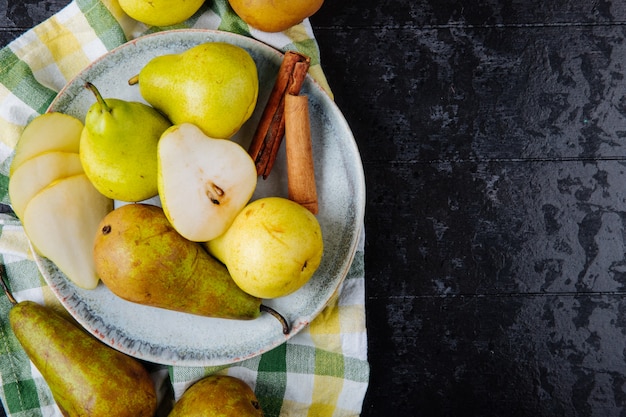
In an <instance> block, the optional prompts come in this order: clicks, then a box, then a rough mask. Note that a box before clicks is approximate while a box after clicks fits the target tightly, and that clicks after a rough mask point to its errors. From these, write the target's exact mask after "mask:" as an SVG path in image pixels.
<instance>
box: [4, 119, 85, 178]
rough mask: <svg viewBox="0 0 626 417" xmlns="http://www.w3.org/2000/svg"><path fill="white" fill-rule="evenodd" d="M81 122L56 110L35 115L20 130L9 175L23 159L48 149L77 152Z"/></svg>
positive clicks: (81, 128)
mask: <svg viewBox="0 0 626 417" xmlns="http://www.w3.org/2000/svg"><path fill="white" fill-rule="evenodd" d="M82 131H83V123H82V122H81V121H80V120H78V119H77V118H75V117H73V116H70V115H67V114H64V113H58V112H52V113H44V114H42V115H39V116H37V117H35V118H34V119H33V120H32V121H31V122H30V123H29V124H28V125H26V127H25V128H24V130H23V131H22V134H21V135H20V138H19V140H18V141H17V145H15V155H14V156H13V161H12V162H11V166H10V168H9V175H12V174H13V172H15V170H16V169H17V167H19V166H20V165H21V164H22V163H24V161H26V160H28V159H30V158H32V157H34V156H36V155H39V154H41V153H44V152H49V151H64V152H78V148H79V145H80V135H81V133H82Z"/></svg>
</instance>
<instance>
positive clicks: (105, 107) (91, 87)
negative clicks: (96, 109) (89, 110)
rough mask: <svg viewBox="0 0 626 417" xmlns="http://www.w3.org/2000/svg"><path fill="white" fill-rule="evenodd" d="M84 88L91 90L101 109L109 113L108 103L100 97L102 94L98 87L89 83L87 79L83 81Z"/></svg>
mask: <svg viewBox="0 0 626 417" xmlns="http://www.w3.org/2000/svg"><path fill="white" fill-rule="evenodd" d="M85 88H87V89H89V90H91V92H92V93H93V94H94V95H95V96H96V100H97V101H98V103H100V106H102V109H103V110H104V111H105V112H107V113H110V112H111V109H110V108H109V105H108V104H107V102H106V101H105V100H104V98H102V95H101V94H100V91H98V89H97V88H96V86H95V85H93V84H92V83H90V82H89V81H87V82H86V83H85Z"/></svg>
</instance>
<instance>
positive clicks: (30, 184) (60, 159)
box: [9, 152, 83, 219]
mask: <svg viewBox="0 0 626 417" xmlns="http://www.w3.org/2000/svg"><path fill="white" fill-rule="evenodd" d="M82 172H83V166H82V164H81V163H80V156H79V155H78V154H77V153H75V152H46V153H42V154H39V155H37V156H34V157H32V158H30V159H29V160H27V161H25V162H24V163H23V164H21V165H20V166H19V167H18V168H17V169H16V170H15V171H14V172H13V175H11V177H10V178H9V197H10V199H11V206H12V207H13V211H14V212H15V214H17V217H19V218H20V219H23V218H24V209H25V208H26V205H27V204H28V202H29V201H30V199H31V198H33V196H35V194H37V193H38V192H39V191H41V190H42V189H44V188H45V187H46V186H48V185H49V184H51V183H53V182H54V181H56V180H58V179H61V178H65V177H70V176H73V175H78V174H80V173H82Z"/></svg>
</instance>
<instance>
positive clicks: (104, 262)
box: [9, 42, 323, 332]
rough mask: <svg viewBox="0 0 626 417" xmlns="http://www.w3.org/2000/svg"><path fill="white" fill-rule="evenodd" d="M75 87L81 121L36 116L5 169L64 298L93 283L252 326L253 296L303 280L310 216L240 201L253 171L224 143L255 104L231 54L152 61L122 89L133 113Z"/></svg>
mask: <svg viewBox="0 0 626 417" xmlns="http://www.w3.org/2000/svg"><path fill="white" fill-rule="evenodd" d="M136 84H138V86H137V85H136ZM85 88H87V89H89V90H90V91H91V92H92V93H93V96H94V102H93V104H92V105H91V107H90V108H89V109H88V111H87V113H86V116H85V121H84V124H83V122H81V121H80V120H78V119H77V118H75V117H73V116H70V115H67V114H63V113H59V112H51V113H46V114H44V115H41V116H38V117H36V118H35V119H33V120H32V122H30V123H29V124H28V125H27V126H26V128H25V129H24V131H23V133H22V135H21V137H20V139H19V142H18V144H17V146H16V150H15V155H14V158H13V162H12V165H11V168H10V179H9V196H10V199H11V203H12V206H13V209H14V211H15V213H16V214H17V216H18V217H19V218H20V219H21V220H22V223H23V225H24V230H25V232H26V235H27V236H28V238H29V240H30V241H31V244H32V246H33V248H34V249H35V250H36V251H37V252H38V253H39V254H40V255H42V256H44V257H47V258H49V259H50V260H51V261H53V262H54V263H55V264H56V265H57V267H58V268H59V269H60V270H61V271H62V272H63V273H64V274H65V275H66V276H67V277H68V279H69V280H70V281H72V282H73V283H74V284H76V285H77V286H78V287H81V288H84V289H94V288H96V287H97V286H98V285H99V283H100V282H101V281H102V283H103V284H104V285H106V286H107V287H108V288H109V289H110V290H111V291H112V292H113V293H114V294H116V295H117V296H119V297H121V298H123V299H126V300H128V301H132V302H135V303H141V304H145V305H150V306H153V307H158V308H165V309H169V310H175V311H181V312H185V313H191V314H198V315H203V316H209V317H220V318H229V319H254V318H256V317H258V316H259V315H260V314H261V312H262V311H268V310H267V309H264V307H263V306H262V304H261V301H262V299H267V298H277V297H283V296H286V295H289V294H291V293H293V292H294V291H297V290H298V289H299V288H301V287H302V286H303V285H305V284H306V283H307V282H308V280H309V279H310V278H311V276H312V275H313V274H314V272H315V271H316V270H317V268H318V267H319V265H320V262H321V258H322V254H323V241H322V233H321V228H320V224H319V223H318V220H317V218H316V217H315V215H313V214H312V213H311V212H309V211H308V210H307V209H306V208H304V207H303V206H301V205H300V204H298V203H295V202H293V201H290V200H288V199H286V198H283V197H278V196H267V197H263V198H259V199H257V200H255V201H251V198H252V196H253V194H254V191H255V189H256V186H257V177H258V175H257V171H256V168H255V164H254V161H253V160H252V158H251V157H250V155H249V154H248V152H247V150H246V149H244V148H243V147H242V146H241V145H239V144H238V143H236V142H234V141H233V140H231V137H232V136H233V135H234V134H235V133H236V132H238V131H239V129H240V128H241V126H242V125H243V124H244V123H245V122H246V121H247V120H248V119H249V118H250V116H251V115H252V113H253V111H254V109H255V107H256V105H257V98H258V90H259V85H258V74H257V67H256V64H255V62H254V60H253V58H252V57H251V56H250V54H249V53H248V52H247V51H246V50H245V49H243V48H241V47H238V46H235V45H231V44H227V43H223V42H208V43H204V44H200V45H198V46H195V47H192V48H190V49H188V50H186V51H184V52H181V53H179V54H170V55H162V56H157V57H155V58H153V59H152V60H151V61H149V62H148V63H147V64H146V65H145V66H144V67H143V68H142V69H141V71H140V72H139V74H138V75H137V77H134V78H133V79H132V80H129V86H128V88H139V91H140V94H141V96H142V97H143V98H144V100H145V101H146V103H147V104H145V103H143V102H132V101H124V100H121V99H117V98H110V97H107V98H104V97H103V96H102V95H101V93H100V92H99V90H98V88H97V87H96V86H94V85H92V84H91V83H86V85H85ZM154 199H156V201H157V202H158V203H157V204H153V203H154V201H155V200H154ZM270 312H271V311H270ZM272 313H274V312H272ZM283 331H284V332H288V326H286V325H285V324H284V323H283Z"/></svg>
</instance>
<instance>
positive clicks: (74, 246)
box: [23, 174, 113, 289]
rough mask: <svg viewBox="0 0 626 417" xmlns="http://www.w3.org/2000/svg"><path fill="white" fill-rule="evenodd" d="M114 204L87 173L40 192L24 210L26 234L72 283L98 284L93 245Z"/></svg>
mask: <svg viewBox="0 0 626 417" xmlns="http://www.w3.org/2000/svg"><path fill="white" fill-rule="evenodd" d="M112 209H113V201H112V200H110V199H109V198H106V197H105V196H103V195H102V194H100V192H99V191H98V190H96V189H95V188H94V186H93V185H92V184H91V181H89V179H88V178H87V176H86V175H85V174H78V175H74V176H71V177H67V178H62V179H60V180H57V181H55V182H53V183H52V184H50V185H48V186H47V187H45V188H44V189H43V190H41V191H39V192H38V193H37V194H36V195H35V196H34V197H33V198H32V199H31V200H30V202H29V203H28V204H27V205H26V209H25V210H24V220H23V223H24V231H25V232H26V236H28V238H29V239H30V241H31V243H32V245H33V247H34V248H35V250H37V252H39V253H40V254H41V255H42V256H45V257H46V258H48V259H50V260H51V261H52V262H54V263H55V264H56V266H57V267H58V268H59V269H60V270H61V272H63V273H64V274H65V275H66V276H67V277H68V278H69V279H70V280H71V281H72V282H74V283H75V284H76V285H77V286H79V287H82V288H85V289H93V288H95V287H96V286H97V285H98V281H99V279H98V276H97V274H96V268H95V263H94V259H93V244H94V239H95V236H96V233H97V230H98V225H99V223H100V221H101V220H102V219H103V218H104V216H106V214H107V213H109V212H110V211H111V210H112Z"/></svg>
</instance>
